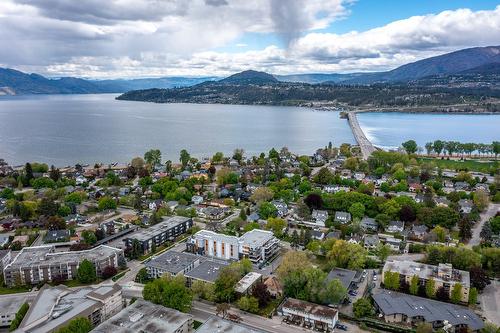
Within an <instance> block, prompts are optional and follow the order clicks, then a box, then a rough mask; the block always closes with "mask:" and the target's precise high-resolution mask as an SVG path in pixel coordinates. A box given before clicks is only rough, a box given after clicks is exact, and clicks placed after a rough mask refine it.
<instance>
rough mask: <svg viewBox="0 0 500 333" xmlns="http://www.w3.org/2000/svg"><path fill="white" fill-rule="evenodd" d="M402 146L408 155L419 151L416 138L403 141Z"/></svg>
mask: <svg viewBox="0 0 500 333" xmlns="http://www.w3.org/2000/svg"><path fill="white" fill-rule="evenodd" d="M402 146H403V148H404V149H405V151H406V153H407V154H408V155H410V154H415V152H416V151H417V148H418V146H417V143H416V142H415V140H408V141H406V142H403V143H402Z"/></svg>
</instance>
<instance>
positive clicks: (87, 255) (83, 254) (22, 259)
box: [7, 245, 122, 268]
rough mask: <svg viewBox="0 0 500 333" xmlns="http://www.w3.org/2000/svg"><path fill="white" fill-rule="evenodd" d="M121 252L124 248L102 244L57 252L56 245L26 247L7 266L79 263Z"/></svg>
mask: <svg viewBox="0 0 500 333" xmlns="http://www.w3.org/2000/svg"><path fill="white" fill-rule="evenodd" d="M120 252H122V250H120V249H117V248H114V247H111V246H107V245H100V246H98V247H95V248H93V249H89V250H83V251H69V252H55V246H54V245H45V246H33V247H25V248H23V249H22V250H21V251H20V252H19V253H18V254H17V256H15V257H14V259H13V260H12V262H11V263H10V264H9V265H7V267H10V268H28V267H33V266H37V265H40V266H42V265H46V266H50V265H52V264H61V263H78V262H80V261H82V260H83V259H88V260H90V261H97V260H99V259H103V258H106V257H109V256H111V255H113V254H115V253H120Z"/></svg>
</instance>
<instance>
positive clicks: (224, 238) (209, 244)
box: [188, 229, 280, 264]
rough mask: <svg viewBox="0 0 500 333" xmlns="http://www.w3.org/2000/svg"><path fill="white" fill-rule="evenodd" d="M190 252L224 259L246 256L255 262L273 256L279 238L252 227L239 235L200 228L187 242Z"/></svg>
mask: <svg viewBox="0 0 500 333" xmlns="http://www.w3.org/2000/svg"><path fill="white" fill-rule="evenodd" d="M188 248H189V250H190V251H191V252H194V253H198V254H201V255H205V256H210V257H215V258H219V259H224V260H239V259H241V258H248V259H250V260H251V261H252V262H253V263H255V264H260V263H264V262H266V261H269V260H270V259H272V258H273V257H275V256H276V255H277V254H278V252H279V249H280V242H279V240H278V239H277V238H276V237H274V235H273V233H272V232H271V231H266V230H260V229H254V230H251V231H248V232H246V233H245V234H244V235H242V236H241V237H236V236H228V235H223V234H218V233H216V232H213V231H208V230H200V231H199V232H197V233H196V234H194V235H193V236H192V237H191V239H190V241H189V244H188Z"/></svg>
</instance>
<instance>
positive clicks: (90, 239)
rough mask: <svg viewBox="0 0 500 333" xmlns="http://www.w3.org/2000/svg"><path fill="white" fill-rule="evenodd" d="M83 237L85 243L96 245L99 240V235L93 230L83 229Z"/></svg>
mask: <svg viewBox="0 0 500 333" xmlns="http://www.w3.org/2000/svg"><path fill="white" fill-rule="evenodd" d="M82 238H83V241H84V243H85V244H88V245H94V244H95V243H96V242H97V237H96V235H95V234H94V232H92V231H91V230H83V231H82Z"/></svg>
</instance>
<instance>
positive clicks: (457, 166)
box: [418, 157, 499, 173]
mask: <svg viewBox="0 0 500 333" xmlns="http://www.w3.org/2000/svg"><path fill="white" fill-rule="evenodd" d="M418 161H419V162H433V163H434V164H436V166H439V167H441V168H443V169H450V170H458V171H461V170H466V171H479V172H484V173H490V172H492V171H494V170H495V169H497V170H498V167H499V163H498V161H494V162H493V161H488V162H486V161H485V162H482V161H477V160H466V161H457V160H446V159H443V160H442V159H440V158H424V157H420V158H418Z"/></svg>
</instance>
